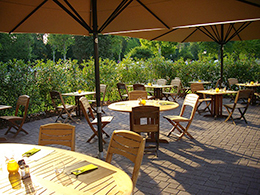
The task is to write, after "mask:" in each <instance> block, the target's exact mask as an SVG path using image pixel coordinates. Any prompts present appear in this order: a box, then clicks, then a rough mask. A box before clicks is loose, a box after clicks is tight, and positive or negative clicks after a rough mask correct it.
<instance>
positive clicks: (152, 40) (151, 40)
mask: <svg viewBox="0 0 260 195" xmlns="http://www.w3.org/2000/svg"><path fill="white" fill-rule="evenodd" d="M175 30H177V28H174V29H172V30H170V31H168V32H166V33H163V34H161V35H159V36H157V37H155V38H153V39H151V41H154V40H156V39H158V38H160V37H163V36H164V35H167V34H169V33H171V32H173V31H175Z"/></svg>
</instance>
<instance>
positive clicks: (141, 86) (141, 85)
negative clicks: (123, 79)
mask: <svg viewBox="0 0 260 195" xmlns="http://www.w3.org/2000/svg"><path fill="white" fill-rule="evenodd" d="M133 89H134V90H142V91H146V88H145V86H144V85H143V84H139V83H136V84H133ZM147 99H148V100H150V99H154V96H153V95H147Z"/></svg>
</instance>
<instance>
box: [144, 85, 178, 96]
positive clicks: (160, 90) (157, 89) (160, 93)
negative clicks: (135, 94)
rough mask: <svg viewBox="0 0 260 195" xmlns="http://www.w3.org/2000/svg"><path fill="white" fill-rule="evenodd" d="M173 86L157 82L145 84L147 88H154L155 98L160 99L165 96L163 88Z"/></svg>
mask: <svg viewBox="0 0 260 195" xmlns="http://www.w3.org/2000/svg"><path fill="white" fill-rule="evenodd" d="M172 87H173V85H157V84H151V85H145V88H152V89H153V91H154V97H155V99H160V100H161V99H162V98H163V89H166V88H172Z"/></svg>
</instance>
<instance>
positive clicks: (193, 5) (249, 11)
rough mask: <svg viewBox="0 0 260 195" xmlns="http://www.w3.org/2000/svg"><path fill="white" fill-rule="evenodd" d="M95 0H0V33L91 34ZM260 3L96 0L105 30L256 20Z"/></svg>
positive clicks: (220, 0) (99, 20)
mask: <svg viewBox="0 0 260 195" xmlns="http://www.w3.org/2000/svg"><path fill="white" fill-rule="evenodd" d="M91 2H92V1H91V0H22V1H21V0H0V32H25V33H60V34H79V35H89V33H91V31H93V17H92V10H93V9H92V3H91ZM258 16H259V7H257V6H254V5H251V4H248V3H244V2H241V1H237V0H214V1H209V0H196V1H192V0H97V25H98V31H99V32H101V33H108V32H118V31H126V30H139V29H155V28H157V29H158V28H159V29H160V28H168V29H170V28H172V27H176V26H184V25H192V24H201V23H209V22H220V21H227V20H238V19H245V18H256V17H258Z"/></svg>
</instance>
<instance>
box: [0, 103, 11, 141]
mask: <svg viewBox="0 0 260 195" xmlns="http://www.w3.org/2000/svg"><path fill="white" fill-rule="evenodd" d="M10 108H12V106H7V105H0V110H5V109H10ZM0 141H6V138H5V137H0Z"/></svg>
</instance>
